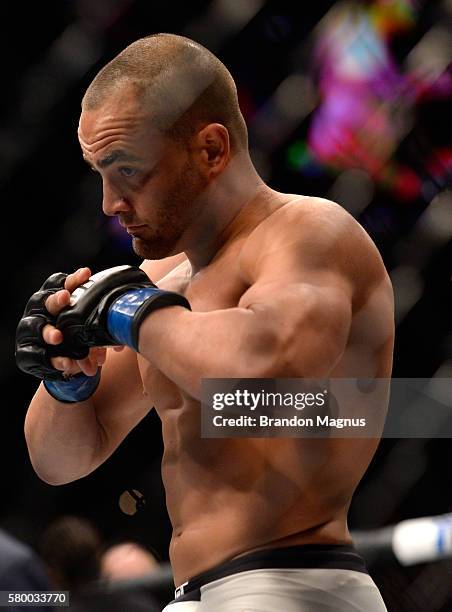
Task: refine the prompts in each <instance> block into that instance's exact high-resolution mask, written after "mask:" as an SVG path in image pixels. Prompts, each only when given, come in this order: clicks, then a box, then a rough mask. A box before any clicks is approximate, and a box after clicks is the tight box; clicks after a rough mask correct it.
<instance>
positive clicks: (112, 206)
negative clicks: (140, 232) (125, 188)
mask: <svg viewBox="0 0 452 612" xmlns="http://www.w3.org/2000/svg"><path fill="white" fill-rule="evenodd" d="M102 210H103V211H104V213H105V214H106V215H108V216H110V217H113V216H114V215H119V214H120V213H122V212H127V211H129V210H130V204H129V203H128V201H127V199H126V198H125V197H124V196H123V195H122V194H121V193H119V191H118V190H116V189H115V188H114V187H112V186H110V185H108V184H105V183H104V184H103V200H102Z"/></svg>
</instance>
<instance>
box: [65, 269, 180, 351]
mask: <svg viewBox="0 0 452 612" xmlns="http://www.w3.org/2000/svg"><path fill="white" fill-rule="evenodd" d="M165 306H184V307H185V308H188V309H190V304H189V302H188V300H187V299H186V298H185V297H184V296H183V295H180V294H179V293H174V292H172V291H164V290H162V289H159V288H158V287H156V285H154V283H152V282H151V281H150V280H149V278H148V276H147V274H146V273H145V272H143V270H140V268H136V267H134V266H117V267H115V268H109V269H108V270H103V271H102V272H98V273H97V274H94V275H93V276H91V277H90V279H89V280H88V281H87V282H86V283H85V284H83V285H81V286H80V287H78V288H77V289H76V290H75V291H74V293H73V294H72V295H71V301H70V305H69V306H68V307H67V308H65V309H63V310H62V311H61V313H60V314H59V316H58V318H57V321H56V327H57V328H58V329H59V330H60V331H61V332H62V333H63V336H64V339H65V342H66V343H67V344H68V345H69V346H70V347H72V348H73V349H74V350H78V349H79V348H81V347H86V346H114V345H124V344H125V345H127V346H129V347H130V348H132V349H134V350H135V351H138V333H139V329H140V325H141V323H142V322H143V320H144V318H145V317H147V316H148V314H149V313H151V312H152V311H153V310H157V309H159V308H163V307H165Z"/></svg>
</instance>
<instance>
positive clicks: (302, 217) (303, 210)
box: [253, 195, 364, 240]
mask: <svg viewBox="0 0 452 612" xmlns="http://www.w3.org/2000/svg"><path fill="white" fill-rule="evenodd" d="M353 227H354V228H355V229H357V230H358V228H359V230H358V231H361V232H362V231H364V230H363V229H362V227H361V226H360V225H359V223H358V222H357V221H356V220H355V219H354V218H353V217H352V215H351V214H350V213H349V212H348V211H347V210H345V209H344V208H343V207H342V206H340V204H337V203H336V202H333V201H332V200H327V199H326V198H320V197H314V196H296V195H293V196H291V197H290V199H288V200H287V201H286V202H284V203H283V204H282V205H281V206H280V207H278V208H277V209H276V210H275V211H274V212H272V213H271V214H270V215H269V216H268V217H266V218H265V219H264V220H263V221H262V222H261V223H260V224H259V226H257V227H256V229H255V232H253V233H254V234H255V235H256V236H257V235H260V236H259V237H260V238H262V237H263V236H264V235H266V234H268V235H269V236H272V238H273V239H276V240H277V239H284V236H285V235H286V234H289V235H292V234H297V235H299V236H301V237H305V236H306V234H307V233H308V232H310V233H311V232H313V231H316V232H317V235H318V238H319V240H321V238H322V236H323V235H324V234H325V232H327V231H329V230H330V229H332V228H334V229H335V230H336V231H337V232H339V231H341V230H344V229H347V230H350V229H351V228H353ZM275 230H278V232H277V233H276V232H275Z"/></svg>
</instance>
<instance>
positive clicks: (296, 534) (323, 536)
mask: <svg viewBox="0 0 452 612" xmlns="http://www.w3.org/2000/svg"><path fill="white" fill-rule="evenodd" d="M78 134H79V140H80V145H81V148H82V152H83V156H84V158H85V160H86V161H87V162H88V164H89V165H90V166H91V168H92V169H93V170H94V171H96V172H98V173H99V174H100V176H101V178H102V182H103V210H104V212H105V214H107V215H115V216H116V217H117V218H118V220H119V223H120V224H121V225H122V226H123V227H124V228H125V229H126V230H127V232H128V233H129V234H130V235H131V236H132V239H133V246H134V249H135V252H136V253H137V254H138V255H140V256H141V257H143V259H144V261H143V264H142V266H141V271H140V270H139V269H133V270H130V269H125V270H116V271H115V270H113V271H107V272H106V273H105V275H103V276H102V275H101V276H100V277H95V278H94V279H93V280H92V281H89V282H88V283H87V281H88V278H89V277H90V274H91V272H90V270H89V269H87V268H82V269H80V270H78V271H77V272H75V273H73V274H69V275H68V276H67V277H65V276H64V275H61V274H57V275H54V276H53V277H51V278H50V279H48V281H47V282H46V283H45V285H44V287H43V288H42V290H41V291H40V292H38V293H36V294H34V295H33V297H32V299H31V300H30V302H29V303H28V305H27V308H26V312H25V316H24V318H23V319H22V321H21V322H20V324H19V328H18V344H17V359H18V363H19V366H20V367H21V368H22V369H24V370H25V371H27V372H30V373H32V374H34V375H36V376H38V377H40V378H42V379H44V380H43V384H41V385H40V387H39V388H38V390H37V392H36V394H35V396H34V398H33V399H32V401H31V404H30V407H29V410H28V413H27V416H26V422H25V435H26V439H27V444H28V448H29V453H30V458H31V461H32V464H33V466H34V468H35V470H36V472H37V474H38V475H39V476H40V477H41V478H42V479H43V480H45V481H46V482H48V483H51V484H55V485H58V484H63V483H67V482H71V481H73V480H76V479H78V478H82V477H83V476H85V475H86V474H89V473H90V472H92V471H93V470H95V469H96V468H97V466H99V465H100V464H101V463H102V462H103V461H105V459H107V457H109V456H110V455H111V454H112V453H113V452H114V450H115V449H116V448H117V447H118V445H119V444H120V443H121V441H122V440H123V439H124V437H125V436H126V435H127V434H128V432H130V430H131V429H132V428H133V427H134V426H135V425H136V424H137V423H138V422H139V421H140V420H141V419H142V418H143V417H144V416H145V415H146V414H147V412H148V411H149V410H151V409H152V407H155V409H156V410H157V412H158V414H159V416H160V418H161V420H162V429H163V438H164V445H165V451H164V456H163V464H162V470H163V479H164V483H165V487H166V494H167V504H168V511H169V514H170V518H171V521H172V524H173V537H172V541H171V545H170V559H171V563H172V566H173V570H174V578H175V584H176V586H178V587H180V588H178V589H177V591H176V594H177V597H176V599H175V601H174V602H172V603H170V604H169V606H168V607H167V610H168V611H169V610H171V611H172V610H173V609H174V611H175V612H176V610H179V609H180V610H181V612H183V610H187V611H188V610H196V611H198V610H209V611H212V612H213V611H215V612H230V611H238V610H253V611H261V612H270V611H271V612H275V611H276V610H281V611H283V610H284V611H285V612H295V611H299V610H303V611H308V610H309V611H314V610H315V611H327V610H335V612H338V611H341V610H343V611H345V610H347V611H349V610H352V609H353V610H365V611H366V612H373V611H380V610H385V607H384V603H383V601H382V598H381V596H380V594H379V592H378V589H377V588H376V586H375V584H374V583H373V581H372V580H371V578H370V577H369V575H368V574H367V573H366V569H365V566H364V563H363V561H362V559H361V558H360V557H359V556H358V555H357V553H356V552H355V551H354V549H353V547H352V545H351V538H350V534H349V532H348V529H347V510H348V507H349V504H350V501H351V497H352V495H353V492H354V490H355V488H356V486H357V484H358V482H359V481H360V479H361V478H362V476H363V474H364V472H365V470H366V468H367V466H368V464H369V462H370V461H371V458H372V456H373V454H374V452H375V449H376V446H377V444H378V441H377V440H376V439H373V438H361V439H359V438H353V439H352V438H348V439H339V438H329V439H296V438H288V439H282V438H276V439H270V438H227V439H203V438H201V437H200V418H201V417H200V393H201V380H202V379H203V378H228V377H231V378H286V377H292V378H303V377H306V378H316V377H322V378H325V377H331V378H371V379H372V378H386V377H390V374H391V368H392V351H393V335H394V326H393V296H392V289H391V284H390V281H389V278H388V275H387V273H386V270H385V267H384V265H383V262H382V259H381V257H380V255H379V253H378V251H377V249H376V247H375V245H374V244H373V243H372V241H371V239H370V238H369V236H368V235H367V234H366V232H365V231H364V230H363V229H362V228H361V226H360V225H359V224H358V223H357V222H355V220H354V219H353V218H352V217H351V216H350V215H349V214H348V213H347V212H346V211H345V210H344V209H343V208H341V207H340V206H339V205H337V204H335V203H332V202H330V201H327V200H324V199H321V198H314V197H306V196H300V195H295V194H284V193H280V192H277V191H275V190H273V189H271V188H270V187H269V186H267V185H266V184H265V183H264V182H263V181H262V180H261V178H260V177H259V176H258V174H257V172H256V170H255V168H254V167H253V164H252V162H251V159H250V155H249V152H248V145H247V130H246V126H245V123H244V120H243V117H242V115H241V113H240V109H239V105H238V100H237V92H236V87H235V84H234V81H233V79H232V77H231V75H230V74H229V72H228V71H227V69H226V68H225V67H224V65H223V64H222V63H221V62H220V61H219V60H218V59H217V58H216V57H215V56H214V55H212V54H211V53H210V52H209V51H207V50H206V49H205V48H203V47H202V46H200V45H199V44H197V43H195V42H193V41H191V40H189V39H186V38H183V37H179V36H175V35H170V34H159V35H154V36H151V37H148V38H145V39H142V40H138V41H136V42H135V43H133V44H132V45H130V46H129V47H127V48H126V49H125V50H124V51H123V52H122V53H120V54H119V55H118V56H117V57H116V58H114V59H113V60H112V61H111V62H110V63H109V64H107V65H106V66H105V67H104V68H103V69H102V70H101V71H100V72H99V74H98V75H97V76H96V77H95V79H94V80H93V82H92V83H91V85H90V86H89V88H88V90H87V92H86V94H85V96H84V98H83V103H82V113H81V118H80V125H79V132H78ZM84 283H87V284H86V285H85V287H84V288H80V286H81V285H83V284H84ZM78 288H79V289H78ZM81 294H83V295H82V297H80V295H81ZM70 300H71V301H70ZM83 300H85V301H83ZM82 302H83V304H82ZM68 307H69V308H68ZM65 330H66V331H65ZM113 345H115V346H113ZM106 346H108V347H109V348H108V349H106V348H105V347H106ZM124 347H125V348H124ZM88 351H89V352H88ZM100 366H102V367H100ZM363 398H364V399H363ZM360 402H361V404H362V408H363V410H364V411H366V410H368V411H374V412H375V411H378V412H380V413H381V414H384V412H385V410H386V407H387V406H386V401H381V402H380V404H379V405H374V404H372V402H371V400H370V399H369V400H366V396H365V395H362V396H361V399H360Z"/></svg>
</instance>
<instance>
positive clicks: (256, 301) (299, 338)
mask: <svg viewBox="0 0 452 612" xmlns="http://www.w3.org/2000/svg"><path fill="white" fill-rule="evenodd" d="M239 306H240V307H242V308H247V309H250V310H252V311H253V312H254V313H255V314H256V315H257V316H258V317H259V318H260V320H261V321H262V323H263V325H265V326H266V327H267V328H269V329H271V330H272V331H273V337H274V338H275V341H274V344H275V347H276V349H275V351H276V354H277V355H278V359H279V363H278V364H277V367H276V369H275V372H276V375H281V376H283V377H287V376H293V377H323V376H327V375H328V373H329V372H330V371H331V370H332V369H333V367H334V365H335V364H336V363H337V361H338V360H339V358H340V357H341V355H342V354H343V351H344V349H345V346H346V344H347V339H348V335H349V331H350V325H351V313H352V307H351V296H350V291H349V290H348V286H347V283H345V282H343V279H342V278H341V277H340V276H338V275H337V274H334V273H326V274H324V275H321V274H318V275H317V277H316V280H315V282H312V281H310V282H308V281H307V280H303V279H301V278H290V277H286V279H285V281H284V282H281V281H280V280H270V279H268V278H267V279H264V278H262V279H260V280H258V281H257V282H256V283H255V284H254V285H252V286H251V287H250V288H249V289H248V290H247V291H246V292H245V293H244V294H243V296H242V298H241V300H240V303H239Z"/></svg>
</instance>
